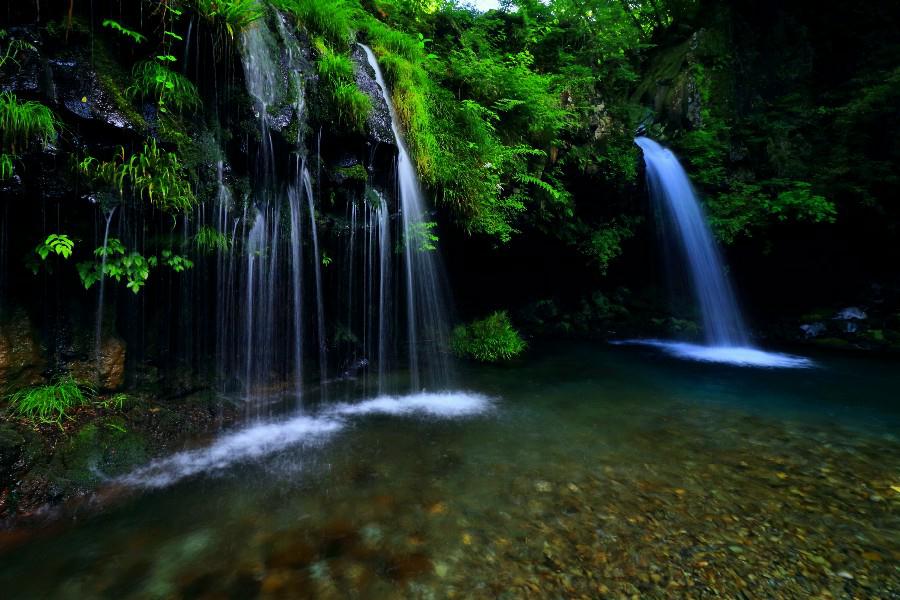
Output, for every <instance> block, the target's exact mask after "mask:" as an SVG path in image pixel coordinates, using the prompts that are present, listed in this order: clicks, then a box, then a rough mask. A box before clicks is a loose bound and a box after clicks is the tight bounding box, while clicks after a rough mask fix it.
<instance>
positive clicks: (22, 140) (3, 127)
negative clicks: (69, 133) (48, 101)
mask: <svg viewBox="0 0 900 600" xmlns="http://www.w3.org/2000/svg"><path fill="white" fill-rule="evenodd" d="M56 128H57V121H56V117H55V116H54V115H53V112H52V111H51V110H50V109H49V108H47V107H46V106H44V105H43V104H41V103H40V102H34V101H31V100H29V101H26V102H20V101H19V100H18V99H17V98H16V95H15V94H13V93H11V92H2V93H0V140H2V143H3V146H4V148H10V149H12V151H13V152H15V150H16V148H17V146H27V145H28V144H29V143H31V142H33V141H37V142H40V144H41V145H43V146H46V145H47V144H49V143H50V141H51V140H53V139H55V138H56Z"/></svg>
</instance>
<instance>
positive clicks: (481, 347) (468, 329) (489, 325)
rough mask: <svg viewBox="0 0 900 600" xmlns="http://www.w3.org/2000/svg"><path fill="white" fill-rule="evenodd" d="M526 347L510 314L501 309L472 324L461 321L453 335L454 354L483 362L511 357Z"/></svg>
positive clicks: (451, 337) (500, 360)
mask: <svg viewBox="0 0 900 600" xmlns="http://www.w3.org/2000/svg"><path fill="white" fill-rule="evenodd" d="M526 347H527V344H526V343H525V340H523V339H522V336H521V335H519V332H518V331H517V330H516V329H515V328H514V327H513V325H512V323H511V322H510V320H509V315H508V314H507V313H506V311H502V310H501V311H498V312H495V313H493V314H491V315H489V316H488V317H486V318H484V319H481V320H479V321H473V322H472V323H470V324H469V325H458V326H457V327H456V328H455V329H454V330H453V333H452V335H451V336H450V350H451V351H452V352H453V353H454V354H456V355H457V356H459V357H461V358H470V359H473V360H477V361H480V362H487V363H493V362H503V361H508V360H512V359H513V358H515V357H516V356H518V355H519V354H521V353H522V352H523V351H524V350H525V348H526Z"/></svg>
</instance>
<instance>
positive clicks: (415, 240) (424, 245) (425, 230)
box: [404, 221, 440, 252]
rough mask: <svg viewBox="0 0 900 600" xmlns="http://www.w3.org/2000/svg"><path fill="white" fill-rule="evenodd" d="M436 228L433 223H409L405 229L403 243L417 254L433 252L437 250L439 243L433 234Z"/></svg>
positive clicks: (438, 239)
mask: <svg viewBox="0 0 900 600" xmlns="http://www.w3.org/2000/svg"><path fill="white" fill-rule="evenodd" d="M436 228H437V223H435V222H434V221H423V222H420V223H410V224H409V227H407V229H406V237H405V239H404V243H405V244H409V245H410V246H411V247H412V248H415V250H416V251H417V252H434V251H435V250H437V244H438V242H439V241H440V238H439V237H438V235H437V233H435V229H436Z"/></svg>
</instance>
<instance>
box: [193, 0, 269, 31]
mask: <svg viewBox="0 0 900 600" xmlns="http://www.w3.org/2000/svg"><path fill="white" fill-rule="evenodd" d="M196 8H197V12H198V13H199V14H200V15H201V16H202V17H204V18H205V19H208V20H209V21H213V22H219V23H221V24H222V25H223V26H224V27H225V30H226V31H227V32H228V35H230V36H231V37H234V36H235V35H236V34H238V33H240V32H241V31H243V30H244V29H246V28H247V27H248V26H249V25H250V24H252V23H253V22H254V21H257V20H258V19H260V18H262V17H263V16H264V15H265V11H264V9H263V7H262V6H261V5H260V4H259V3H258V2H257V0H196Z"/></svg>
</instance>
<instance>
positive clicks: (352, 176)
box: [335, 163, 369, 183]
mask: <svg viewBox="0 0 900 600" xmlns="http://www.w3.org/2000/svg"><path fill="white" fill-rule="evenodd" d="M335 174H336V175H337V176H338V178H339V181H345V180H346V181H353V182H357V183H365V182H366V181H367V180H368V179H369V172H368V171H366V168H365V167H364V166H362V165H361V164H359V163H357V164H355V165H353V166H352V167H340V168H338V169H337V170H336V171H335Z"/></svg>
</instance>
